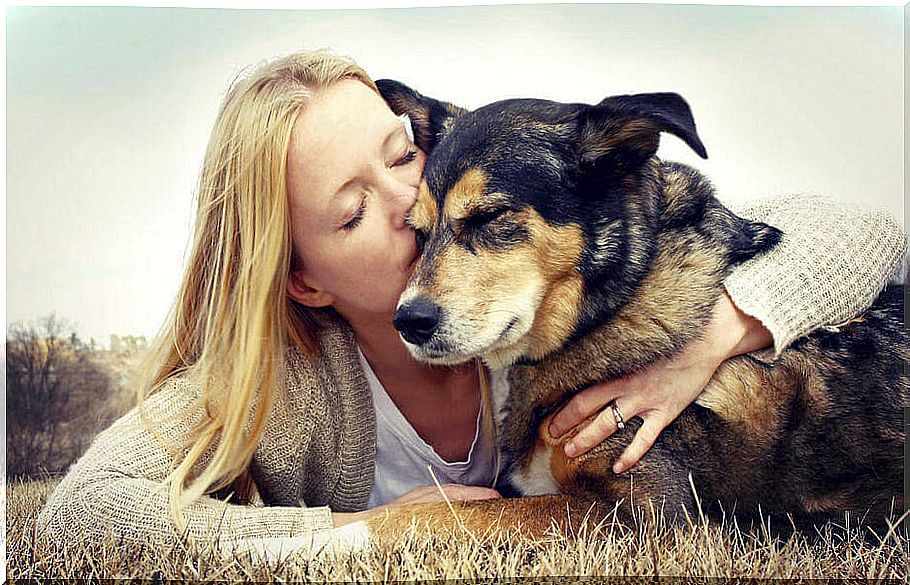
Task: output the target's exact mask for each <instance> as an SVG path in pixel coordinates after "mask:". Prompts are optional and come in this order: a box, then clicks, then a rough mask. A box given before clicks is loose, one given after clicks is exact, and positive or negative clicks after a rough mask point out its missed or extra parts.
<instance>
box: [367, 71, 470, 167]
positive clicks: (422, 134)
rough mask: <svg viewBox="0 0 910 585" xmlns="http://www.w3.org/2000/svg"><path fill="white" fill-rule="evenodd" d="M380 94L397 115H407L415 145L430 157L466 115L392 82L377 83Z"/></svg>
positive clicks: (401, 84)
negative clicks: (455, 121)
mask: <svg viewBox="0 0 910 585" xmlns="http://www.w3.org/2000/svg"><path fill="white" fill-rule="evenodd" d="M376 87H378V88H379V93H380V94H381V95H382V97H383V98H384V99H385V101H386V103H388V104H389V107H390V108H392V111H393V112H395V114H396V115H398V116H400V115H402V114H407V115H408V117H409V118H410V119H411V128H412V129H413V130H414V143H415V144H416V145H417V146H418V147H419V148H420V150H422V151H424V152H425V153H427V154H429V153H430V152H431V151H432V150H433V148H434V147H435V146H436V144H437V143H438V142H439V139H440V138H441V137H442V135H443V134H445V133H446V132H448V130H449V127H450V126H451V125H452V122H453V121H454V120H455V118H457V117H458V116H460V115H462V114H465V113H467V110H465V109H464V108H459V107H458V106H454V105H452V104H450V103H448V102H442V101H439V100H435V99H433V98H429V97H426V96H423V95H420V94H419V93H417V92H416V91H414V90H413V89H411V88H410V87H408V86H406V85H405V84H403V83H401V82H400V81H395V80H394V79H380V80H378V81H376Z"/></svg>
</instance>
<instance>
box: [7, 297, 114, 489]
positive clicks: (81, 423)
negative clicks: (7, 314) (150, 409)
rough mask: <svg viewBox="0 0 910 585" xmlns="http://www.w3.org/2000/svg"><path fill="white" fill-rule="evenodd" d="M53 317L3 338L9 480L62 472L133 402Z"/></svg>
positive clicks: (97, 353)
mask: <svg viewBox="0 0 910 585" xmlns="http://www.w3.org/2000/svg"><path fill="white" fill-rule="evenodd" d="M102 354H103V351H102V350H98V349H96V348H95V347H94V343H89V344H87V343H85V342H84V341H82V340H81V339H80V338H79V336H78V335H76V333H75V332H73V331H72V330H71V329H70V328H69V327H68V325H67V324H66V322H65V321H64V320H62V319H60V318H58V317H56V316H55V315H50V316H48V317H44V318H43V319H40V320H39V321H38V322H37V323H35V324H21V323H20V324H15V325H12V326H10V327H9V329H8V331H7V338H6V413H7V418H6V423H7V424H6V445H7V449H6V466H7V476H8V477H14V476H35V475H39V474H42V473H47V472H49V473H58V472H63V471H65V470H66V469H67V468H68V467H69V466H70V464H72V463H73V462H74V461H75V460H76V459H77V458H78V457H79V456H80V455H82V453H83V452H85V450H86V449H87V448H88V445H89V444H90V443H91V440H92V438H94V436H95V435H96V434H97V433H98V432H99V431H101V430H103V429H104V428H105V427H107V426H108V425H109V424H110V423H111V422H113V420H114V419H116V418H117V417H118V416H120V415H121V414H122V413H123V412H125V411H126V410H127V409H128V408H129V406H130V405H131V404H130V403H131V400H132V398H131V394H132V393H131V392H129V391H126V390H127V389H124V388H122V387H121V380H120V378H119V376H118V375H117V374H116V373H115V372H114V371H113V370H112V369H111V367H110V366H109V365H108V364H106V363H105V362H104V360H102V359H101V356H102Z"/></svg>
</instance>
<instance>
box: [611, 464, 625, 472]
mask: <svg viewBox="0 0 910 585" xmlns="http://www.w3.org/2000/svg"><path fill="white" fill-rule="evenodd" d="M622 471H623V467H622V463H620V462H619V461H617V462H616V463H614V464H613V473H622Z"/></svg>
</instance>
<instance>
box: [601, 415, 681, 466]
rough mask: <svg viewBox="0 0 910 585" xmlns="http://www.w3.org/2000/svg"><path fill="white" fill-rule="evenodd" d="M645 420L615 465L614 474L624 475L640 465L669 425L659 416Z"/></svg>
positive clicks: (648, 417) (644, 418)
mask: <svg viewBox="0 0 910 585" xmlns="http://www.w3.org/2000/svg"><path fill="white" fill-rule="evenodd" d="M643 420H644V424H642V425H641V427H639V429H638V432H636V433H635V437H634V438H633V439H632V443H631V444H630V445H629V446H628V447H626V450H625V451H623V453H622V455H620V456H619V459H617V460H616V462H615V463H614V464H613V473H622V472H623V471H625V470H627V469H629V468H630V467H632V466H633V465H635V464H636V463H638V461H639V460H640V459H641V458H642V457H643V456H644V454H645V453H647V452H648V449H650V448H651V447H652V446H653V445H654V441H656V440H657V437H658V436H659V435H660V432H661V431H662V430H664V428H665V427H666V426H667V424H669V423H668V422H667V421H665V420H664V419H663V418H661V417H660V416H658V415H654V416H647V417H643Z"/></svg>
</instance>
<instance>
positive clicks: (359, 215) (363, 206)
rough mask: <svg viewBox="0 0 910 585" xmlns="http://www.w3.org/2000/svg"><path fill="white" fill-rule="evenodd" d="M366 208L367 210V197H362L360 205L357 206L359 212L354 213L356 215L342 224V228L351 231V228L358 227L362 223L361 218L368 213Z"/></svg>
mask: <svg viewBox="0 0 910 585" xmlns="http://www.w3.org/2000/svg"><path fill="white" fill-rule="evenodd" d="M366 210H367V198H366V197H361V199H360V207H358V208H357V213H355V214H354V217H352V218H351V219H349V220H348V221H346V222H345V223H344V224H342V226H341V229H343V230H346V231H350V230H352V229H354V228H355V227H357V226H358V225H359V224H360V222H361V220H362V219H363V216H364V214H365V213H366Z"/></svg>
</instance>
